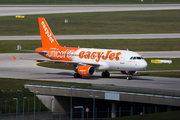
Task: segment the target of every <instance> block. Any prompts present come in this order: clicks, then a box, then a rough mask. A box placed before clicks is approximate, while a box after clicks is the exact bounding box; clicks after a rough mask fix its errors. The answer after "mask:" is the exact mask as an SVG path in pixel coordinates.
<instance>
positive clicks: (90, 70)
mask: <svg viewBox="0 0 180 120" xmlns="http://www.w3.org/2000/svg"><path fill="white" fill-rule="evenodd" d="M77 72H78V74H80V75H82V76H85V77H90V76H92V75H93V74H94V73H95V72H96V70H95V68H94V67H93V66H91V65H80V66H79V67H78V69H77Z"/></svg>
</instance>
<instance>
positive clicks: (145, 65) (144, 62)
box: [141, 60, 148, 69]
mask: <svg viewBox="0 0 180 120" xmlns="http://www.w3.org/2000/svg"><path fill="white" fill-rule="evenodd" d="M147 66H148V64H147V62H146V61H145V60H144V61H143V62H142V63H141V68H142V69H145V68H147Z"/></svg>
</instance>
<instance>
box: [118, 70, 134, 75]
mask: <svg viewBox="0 0 180 120" xmlns="http://www.w3.org/2000/svg"><path fill="white" fill-rule="evenodd" d="M121 73H123V74H126V75H127V74H128V71H121ZM136 73H137V71H129V75H135V74H136Z"/></svg>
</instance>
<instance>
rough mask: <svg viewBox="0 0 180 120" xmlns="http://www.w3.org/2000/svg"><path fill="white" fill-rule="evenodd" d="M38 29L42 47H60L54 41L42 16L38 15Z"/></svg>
mask: <svg viewBox="0 0 180 120" xmlns="http://www.w3.org/2000/svg"><path fill="white" fill-rule="evenodd" d="M38 21H39V30H40V34H41V42H42V47H43V48H57V47H61V46H60V45H59V44H58V42H57V41H56V39H55V37H54V35H53V33H52V31H51V29H50V28H49V26H48V24H47V22H46V20H45V19H44V18H42V17H38Z"/></svg>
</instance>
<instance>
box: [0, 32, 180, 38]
mask: <svg viewBox="0 0 180 120" xmlns="http://www.w3.org/2000/svg"><path fill="white" fill-rule="evenodd" d="M55 38H56V39H58V40H76V39H157V38H180V33H165V34H109V35H107V34H106V35H55ZM0 40H41V37H40V36H38V35H37V36H0Z"/></svg>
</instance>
